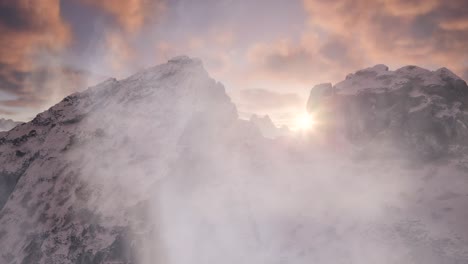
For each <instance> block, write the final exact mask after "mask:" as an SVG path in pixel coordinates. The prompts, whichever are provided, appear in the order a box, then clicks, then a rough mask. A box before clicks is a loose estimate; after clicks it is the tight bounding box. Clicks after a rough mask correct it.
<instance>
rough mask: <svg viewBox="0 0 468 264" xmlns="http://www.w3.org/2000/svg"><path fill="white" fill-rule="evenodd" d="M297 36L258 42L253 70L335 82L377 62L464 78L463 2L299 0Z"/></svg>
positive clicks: (467, 36) (467, 45)
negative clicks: (302, 24)
mask: <svg viewBox="0 0 468 264" xmlns="http://www.w3.org/2000/svg"><path fill="white" fill-rule="evenodd" d="M303 3H304V9H305V11H306V12H307V14H308V18H307V26H306V28H305V29H304V30H303V33H302V37H301V39H300V40H299V41H297V40H294V39H280V40H277V41H276V42H275V41H273V42H271V41H270V42H260V43H257V44H255V45H253V46H252V47H251V48H250V50H249V54H248V57H249V61H250V63H251V65H252V66H253V67H254V69H255V70H254V73H252V75H259V76H262V78H271V79H275V78H277V79H279V80H284V79H289V80H293V81H300V80H302V81H303V82H316V83H319V82H324V81H333V82H336V81H339V80H341V79H343V78H344V76H345V75H346V74H347V73H349V72H353V71H355V70H356V69H359V68H362V67H367V66H369V65H374V64H378V63H384V64H388V65H390V66H392V67H398V66H402V65H407V64H416V65H421V66H423V67H428V68H439V67H442V66H445V67H448V68H450V69H452V70H453V71H455V72H456V73H458V74H459V75H461V76H463V77H465V78H468V75H466V72H467V70H468V64H467V61H468V56H467V54H468V20H467V19H466V14H467V13H468V2H466V1H462V0H454V1H450V2H446V1H442V0H428V1H423V0H411V1H404V0H378V1H370V0H333V1H320V0H304V1H303Z"/></svg>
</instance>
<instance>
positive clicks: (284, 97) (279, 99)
mask: <svg viewBox="0 0 468 264" xmlns="http://www.w3.org/2000/svg"><path fill="white" fill-rule="evenodd" d="M240 98H241V99H242V100H243V103H245V104H249V105H252V106H255V107H257V108H261V109H263V110H266V109H280V108H287V107H297V106H298V105H301V104H302V101H301V98H300V97H299V95H297V94H295V93H278V92H274V91H270V90H266V89H243V90H241V91H240Z"/></svg>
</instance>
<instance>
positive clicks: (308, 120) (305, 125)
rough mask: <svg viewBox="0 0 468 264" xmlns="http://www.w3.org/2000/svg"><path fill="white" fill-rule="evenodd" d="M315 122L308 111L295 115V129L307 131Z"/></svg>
mask: <svg viewBox="0 0 468 264" xmlns="http://www.w3.org/2000/svg"><path fill="white" fill-rule="evenodd" d="M314 124H315V120H314V117H313V116H312V115H311V114H309V113H302V114H300V115H298V116H297V117H296V120H295V130H298V131H309V130H311V129H312V128H313V126H314Z"/></svg>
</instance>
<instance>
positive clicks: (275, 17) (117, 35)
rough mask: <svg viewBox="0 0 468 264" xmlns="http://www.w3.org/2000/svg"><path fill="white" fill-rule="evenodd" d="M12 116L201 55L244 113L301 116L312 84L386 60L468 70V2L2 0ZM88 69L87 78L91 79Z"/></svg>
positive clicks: (5, 102)
mask: <svg viewBox="0 0 468 264" xmlns="http://www.w3.org/2000/svg"><path fill="white" fill-rule="evenodd" d="M0 8H1V14H2V15H1V16H0V32H1V33H2V36H3V39H2V42H1V43H2V44H1V46H0V66H1V67H0V117H5V118H13V119H16V120H21V121H25V120H28V119H31V118H32V117H33V116H34V115H35V114H36V113H38V112H39V111H42V110H44V109H46V108H48V107H50V106H51V105H53V104H55V103H57V102H58V101H60V100H61V99H62V98H63V97H64V96H66V95H68V94H70V93H72V92H74V91H77V90H82V89H84V88H86V87H87V86H89V85H91V84H95V83H96V82H97V81H99V80H102V79H104V78H106V77H116V78H118V79H121V78H125V77H128V76H129V75H130V74H132V73H135V72H137V71H138V70H141V69H143V68H146V67H150V66H153V65H157V64H161V63H164V62H166V61H167V60H168V59H170V58H171V57H174V56H178V55H188V56H190V57H198V58H200V59H201V60H202V61H203V62H204V65H205V67H206V69H207V71H208V72H209V73H210V75H211V76H212V77H213V78H214V79H216V80H218V81H220V82H221V83H223V84H224V86H225V87H226V90H227V92H228V94H229V95H230V96H231V97H232V99H233V100H234V102H235V103H236V105H237V106H238V108H239V112H240V114H241V116H242V117H245V118H247V117H248V116H249V115H250V114H252V113H256V114H269V115H270V116H271V117H272V119H273V120H274V121H275V123H277V124H278V125H281V124H291V120H292V118H293V116H294V115H297V112H299V111H305V102H306V99H307V95H308V93H309V91H310V89H311V88H312V87H313V86H314V85H315V84H318V83H322V82H332V83H336V82H338V81H340V80H343V79H344V77H345V76H346V75H347V74H348V73H351V72H355V71H356V70H359V69H361V68H365V67H369V66H372V65H375V64H380V63H383V64H386V65H388V66H389V67H390V68H391V69H396V68H399V67H402V66H405V65H418V66H421V67H425V68H428V69H432V70H435V69H437V68H440V67H447V68H449V69H451V70H452V71H453V72H454V73H456V74H457V75H459V76H460V77H462V78H464V79H467V77H468V45H467V44H468V38H467V36H468V34H467V33H468V18H467V17H466V15H464V14H466V13H467V12H468V3H467V2H466V1H462V0H454V1H449V2H444V1H441V0H431V1H422V0H414V1H401V0H379V1H368V0H352V1H347V0H334V1H331V2H327V3H326V4H325V3H322V2H321V1H318V0H303V1H299V0H297V1H284V0H273V1H267V0H259V1H230V0H223V1H214V0H206V1H188V0H154V1H151V0H132V1H119V2H116V1H110V0H101V1H90V0H68V1H65V0H63V1H59V0H47V1H26V0H20V1H0ZM83 76H85V78H84V77H83Z"/></svg>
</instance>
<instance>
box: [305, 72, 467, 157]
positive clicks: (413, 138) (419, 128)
mask: <svg viewBox="0 0 468 264" xmlns="http://www.w3.org/2000/svg"><path fill="white" fill-rule="evenodd" d="M307 108H308V110H309V111H311V112H314V111H319V112H320V111H322V112H324V113H323V114H324V115H330V117H329V118H330V119H333V120H334V124H333V125H334V126H336V127H335V128H334V130H336V131H337V133H339V134H341V135H342V136H344V137H346V138H347V139H348V140H350V141H351V142H354V143H355V144H356V145H357V146H359V147H363V148H366V150H369V148H370V147H373V148H374V150H375V149H376V148H379V149H380V150H385V151H388V150H390V149H391V150H397V152H398V153H400V154H402V153H404V154H405V156H406V157H417V158H422V159H426V160H427V159H429V160H432V159H439V158H446V157H448V156H453V155H455V156H457V155H462V154H464V153H468V152H467V151H466V150H467V147H468V128H467V126H466V125H467V124H468V86H467V85H466V82H465V81H464V80H462V79H461V78H459V77H458V76H456V75H455V74H454V73H452V72H451V71H450V70H448V69H446V68H441V69H438V70H436V71H429V70H426V69H423V68H420V67H417V66H406V67H403V68H400V69H397V70H395V71H390V70H389V69H388V67H387V66H385V65H376V66H374V67H371V68H367V69H363V70H360V71H357V72H356V73H354V74H350V75H348V76H347V77H346V79H345V80H344V81H342V82H339V83H337V84H336V85H334V86H332V85H331V84H329V83H328V84H320V85H317V86H315V87H314V88H313V89H312V91H311V93H310V98H309V101H308V105H307ZM376 142H380V143H382V142H386V143H387V145H386V146H382V145H378V147H376ZM389 145H392V146H393V147H391V148H390V146H389ZM380 152H381V151H380Z"/></svg>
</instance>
